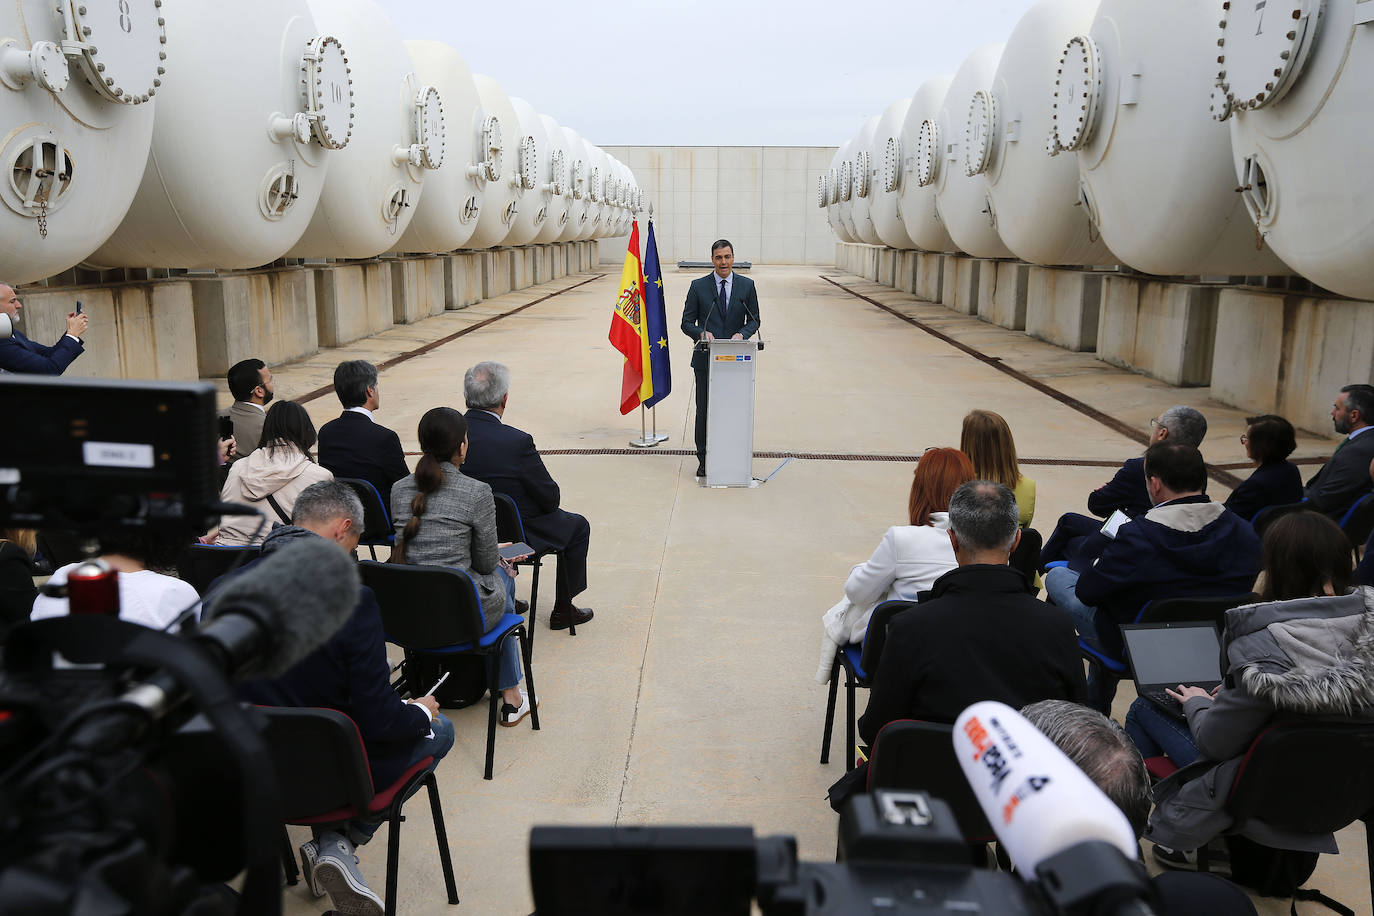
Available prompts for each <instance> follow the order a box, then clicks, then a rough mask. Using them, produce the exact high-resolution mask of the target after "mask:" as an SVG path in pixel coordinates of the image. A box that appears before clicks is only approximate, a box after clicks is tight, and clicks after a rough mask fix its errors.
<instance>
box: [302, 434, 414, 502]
mask: <svg viewBox="0 0 1374 916" xmlns="http://www.w3.org/2000/svg"><path fill="white" fill-rule="evenodd" d="M320 466H321V467H323V468H325V469H326V470H328V471H329V472H330V473H331V474H333V475H334V476H335V477H356V478H358V479H360V480H366V481H367V482H368V483H370V484H372V485H373V486H374V487H376V488H377V492H378V493H380V494H382V505H383V506H386V509H387V512H388V513H390V512H391V485H392V484H394V483H395V482H396V481H398V480H400V479H401V478H402V477H405V476H407V475H408V474H410V468H408V467H406V456H405V451H404V450H403V449H402V448H401V437H400V436H398V435H396V433H394V432H393V431H391V430H389V429H387V428H386V427H385V426H382V425H381V424H380V423H377V422H375V421H373V420H369V419H368V418H367V417H365V416H363V415H362V414H360V413H358V412H357V411H356V410H345V411H344V412H343V413H342V414H340V415H339V417H338V419H335V420H330V421H329V422H328V423H326V424H324V425H323V426H321V427H320Z"/></svg>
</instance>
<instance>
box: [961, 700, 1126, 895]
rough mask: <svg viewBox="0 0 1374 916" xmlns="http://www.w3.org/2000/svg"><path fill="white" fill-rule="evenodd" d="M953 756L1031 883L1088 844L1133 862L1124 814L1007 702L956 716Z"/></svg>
mask: <svg viewBox="0 0 1374 916" xmlns="http://www.w3.org/2000/svg"><path fill="white" fill-rule="evenodd" d="M954 755H955V756H956V757H958V758H959V764H960V766H962V767H963V768H964V776H965V778H966V779H968V783H969V786H970V787H971V788H972V789H973V794H974V795H975V796H977V798H978V804H979V805H981V806H982V808H983V813H984V814H985V815H987V819H988V823H990V824H991V825H992V828H993V830H994V831H995V832H996V833H997V841H998V842H999V843H1001V844H1002V846H1003V848H1005V849H1006V851H1007V854H1008V855H1009V856H1011V860H1012V862H1013V863H1015V865H1016V869H1017V871H1018V872H1020V873H1021V875H1022V877H1023V878H1025V879H1026V880H1033V879H1034V877H1035V875H1036V869H1037V868H1038V867H1039V865H1040V863H1041V862H1043V861H1045V860H1046V859H1050V858H1052V857H1054V856H1055V855H1057V854H1059V853H1061V852H1064V851H1065V850H1068V849H1069V848H1070V847H1073V846H1076V845H1078V844H1079V843H1083V842H1085V841H1094V840H1095V841H1100V842H1104V843H1107V844H1108V845H1110V846H1113V847H1115V848H1116V849H1117V850H1119V851H1120V852H1121V854H1122V855H1123V856H1125V857H1126V858H1127V860H1128V861H1131V862H1134V861H1135V859H1136V856H1137V855H1139V844H1138V843H1137V841H1136V838H1135V832H1134V831H1133V830H1132V829H1131V824H1130V822H1129V821H1128V820H1126V815H1124V814H1122V813H1121V809H1120V808H1118V807H1117V806H1116V805H1115V804H1114V803H1113V802H1112V800H1111V799H1109V798H1108V797H1107V796H1106V795H1105V794H1104V793H1103V792H1102V790H1101V789H1099V788H1098V787H1097V785H1096V784H1095V783H1094V782H1093V781H1092V780H1091V779H1089V778H1088V776H1087V774H1085V773H1084V772H1083V771H1082V770H1081V769H1079V768H1078V766H1077V765H1076V764H1074V762H1073V761H1072V760H1070V759H1069V758H1068V757H1067V756H1065V754H1064V752H1063V751H1061V750H1060V749H1059V748H1057V747H1056V746H1055V745H1054V742H1052V741H1051V740H1050V739H1049V738H1047V737H1045V735H1044V733H1043V732H1041V731H1040V730H1039V729H1038V728H1036V727H1035V726H1034V725H1032V724H1031V723H1030V722H1029V721H1027V720H1026V718H1025V717H1024V716H1022V715H1021V714H1020V713H1019V712H1017V711H1016V710H1014V709H1012V708H1011V707H1010V706H1007V705H1006V704H1005V703H997V702H994V701H991V700H985V701H983V702H981V703H974V704H973V705H972V706H970V707H969V708H967V709H965V710H964V711H963V712H962V713H960V714H959V718H958V719H957V720H955V723H954Z"/></svg>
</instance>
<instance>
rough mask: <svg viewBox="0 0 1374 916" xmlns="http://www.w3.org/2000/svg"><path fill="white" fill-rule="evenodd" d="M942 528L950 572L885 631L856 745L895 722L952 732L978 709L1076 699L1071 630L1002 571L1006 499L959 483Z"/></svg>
mask: <svg viewBox="0 0 1374 916" xmlns="http://www.w3.org/2000/svg"><path fill="white" fill-rule="evenodd" d="M949 519H950V530H949V539H950V542H951V543H952V544H953V546H954V556H955V558H956V559H957V560H958V562H959V567H958V568H957V569H954V570H951V571H950V572H947V573H945V574H944V575H943V576H941V577H940V578H938V579H936V580H935V584H934V586H933V587H932V588H931V595H930V598H929V599H927V600H926V601H925V602H923V603H922V604H921V605H920V606H919V607H916V608H913V609H912V610H909V611H906V612H904V613H902V614H899V615H897V616H896V617H895V618H894V619H893V622H892V624H891V625H890V627H889V628H888V635H887V645H886V646H885V647H884V649H883V655H882V659H881V660H880V661H879V663H878V670H877V672H875V675H874V678H873V686H872V689H871V691H870V692H869V700H868V709H867V710H865V711H864V714H863V717H862V718H860V719H859V733H860V734H861V735H862V736H863V739H864V741H865V743H868V744H872V743H873V739H874V738H875V737H876V736H877V734H878V732H879V731H880V730H881V729H882V727H883V726H884V725H886V724H887V723H888V722H891V721H893V720H894V719H925V720H927V721H930V722H953V721H954V720H955V718H957V717H958V715H959V713H961V712H963V711H964V709H965V708H966V707H967V706H968V705H969V704H971V703H975V702H977V701H979V700H999V701H1001V702H1003V703H1006V704H1008V705H1009V706H1012V707H1015V708H1020V707H1022V706H1025V705H1026V704H1027V703H1033V702H1035V701H1037V700H1050V699H1059V700H1074V701H1081V700H1083V699H1084V697H1085V687H1084V683H1083V662H1082V661H1081V660H1080V659H1079V656H1078V643H1077V641H1076V640H1075V639H1074V634H1073V627H1072V626H1070V624H1069V621H1068V619H1067V618H1066V617H1065V616H1064V615H1063V614H1062V613H1060V612H1059V611H1056V610H1055V609H1054V608H1052V607H1049V606H1048V605H1046V604H1045V603H1044V602H1042V601H1039V600H1037V599H1035V598H1033V597H1031V595H1030V593H1029V591H1028V590H1027V582H1026V579H1025V577H1024V576H1023V575H1021V573H1020V572H1019V571H1017V570H1015V569H1012V568H1011V567H1010V566H1008V565H1007V557H1008V556H1009V555H1010V553H1011V551H1012V550H1013V549H1014V548H1015V547H1016V543H1017V541H1019V540H1020V538H1021V532H1020V529H1019V527H1018V525H1017V509H1016V498H1015V497H1014V496H1012V493H1011V491H1010V490H1008V489H1007V488H1006V487H1004V486H1002V485H1001V484H999V483H993V482H991V481H986V480H975V481H972V482H970V483H966V484H964V485H963V486H961V487H960V488H959V489H958V490H957V491H955V493H954V497H953V498H952V499H951V500H950V504H949Z"/></svg>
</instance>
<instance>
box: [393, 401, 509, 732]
mask: <svg viewBox="0 0 1374 916" xmlns="http://www.w3.org/2000/svg"><path fill="white" fill-rule="evenodd" d="M467 432H468V427H467V421H466V420H464V419H463V415H462V414H461V413H459V412H458V411H456V410H454V409H453V408H452V407H434V408H432V409H430V410H428V411H426V412H425V415H424V416H423V417H421V418H420V427H419V430H418V435H419V439H420V451H421V452H423V455H422V456H421V458H420V461H419V463H418V464H417V465H416V466H415V473H414V474H411V475H410V476H409V477H405V478H403V479H401V480H398V481H397V482H396V484H395V485H394V486H393V487H392V488H391V518H392V522H393V524H394V525H395V526H396V546H395V547H394V548H393V549H392V552H391V559H392V562H395V563H414V564H419V565H423V566H452V567H455V568H457V569H461V570H463V571H464V572H466V573H467V574H468V575H469V576H471V577H472V581H473V582H474V583H475V584H476V586H477V596H478V598H479V599H480V600H481V602H482V619H483V621H484V623H485V625H486V627H485V628H486V629H487V630H490V629H491V628H492V627H494V626H496V624H497V623H499V622H500V620H501V618H502V617H503V616H504V615H506V614H514V613H515V583H514V581H513V580H512V579H511V576H510V573H511V569H510V565H509V564H508V563H507V562H506V561H505V560H503V559H501V556H500V554H499V553H498V552H497V546H498V545H497V542H496V503H495V501H494V500H493V499H492V495H491V487H489V486H487V485H486V484H484V483H482V482H481V481H478V480H473V479H472V478H471V477H465V476H464V475H463V473H462V472H461V471H459V470H458V466H459V465H461V464H462V463H463V458H464V457H465V456H466V454H467V448H468V436H467ZM520 675H521V671H520V647H519V643H518V642H517V641H516V640H513V639H509V640H506V643H505V649H504V650H503V651H502V654H501V658H500V671H499V673H498V676H497V685H498V686H499V687H500V688H501V695H502V704H501V716H500V722H501V724H502V725H505V726H512V725H516V724H518V723H519V722H520V721H521V720H523V719H524V718H525V716H527V715H529V713H530V701H529V697H528V696H527V695H526V694H525V692H524V691H523V690H521V689H520V687H519V684H520Z"/></svg>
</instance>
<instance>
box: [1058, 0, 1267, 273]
mask: <svg viewBox="0 0 1374 916" xmlns="http://www.w3.org/2000/svg"><path fill="white" fill-rule="evenodd" d="M1220 14H1221V9H1220V6H1219V5H1217V6H1214V5H1212V4H1210V3H1201V2H1198V0H1157V2H1154V3H1148V4H1143V3H1139V2H1137V0H1102V4H1101V6H1100V7H1099V8H1098V11H1097V17H1096V18H1095V19H1094V20H1093V24H1092V29H1091V31H1090V33H1089V34H1087V35H1080V36H1076V37H1074V38H1071V39H1070V40H1069V42H1068V43H1067V45H1066V46H1065V48H1064V50H1063V51H1062V52H1061V56H1060V60H1061V64H1060V69H1062V70H1063V77H1062V79H1061V80H1060V83H1059V86H1058V88H1057V89H1056V90H1055V95H1054V110H1053V113H1052V118H1053V124H1054V128H1053V131H1052V135H1051V138H1050V141H1051V143H1052V144H1054V146H1055V147H1056V148H1058V149H1060V150H1073V151H1075V152H1076V153H1077V157H1078V174H1079V181H1080V187H1079V194H1080V197H1081V198H1082V200H1083V203H1084V208H1085V209H1086V210H1087V211H1088V215H1089V218H1091V219H1092V220H1093V221H1094V223H1096V225H1097V226H1098V228H1099V229H1100V230H1101V232H1102V240H1103V241H1104V242H1106V243H1107V246H1108V247H1109V248H1110V249H1111V250H1112V251H1113V252H1114V253H1115V254H1116V256H1117V257H1118V258H1120V259H1121V261H1122V262H1123V263H1126V264H1129V265H1130V266H1131V267H1134V268H1135V269H1137V270H1140V271H1144V272H1146V273H1152V274H1164V275H1199V274H1266V273H1287V272H1288V270H1287V269H1286V268H1285V267H1284V265H1283V264H1282V262H1280V261H1279V259H1278V258H1277V257H1275V256H1274V255H1273V253H1272V252H1270V251H1269V250H1268V249H1267V248H1264V247H1262V246H1260V247H1257V246H1256V239H1255V235H1256V233H1255V227H1254V224H1253V223H1251V222H1250V221H1249V219H1248V217H1247V214H1246V212H1245V204H1244V203H1243V202H1242V201H1241V198H1240V195H1239V194H1237V193H1236V191H1235V189H1236V181H1235V175H1234V173H1233V169H1232V167H1231V137H1230V133H1229V130H1228V128H1227V127H1226V125H1224V124H1220V123H1218V122H1217V121H1216V120H1214V119H1213V118H1212V117H1211V112H1210V107H1211V101H1210V99H1209V96H1208V92H1207V87H1208V86H1210V85H1211V84H1212V83H1213V82H1214V81H1215V79H1216V75H1217V65H1216V59H1217V52H1218V48H1217V45H1216V35H1217V32H1216V26H1217V18H1218V16H1219V15H1220Z"/></svg>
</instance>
